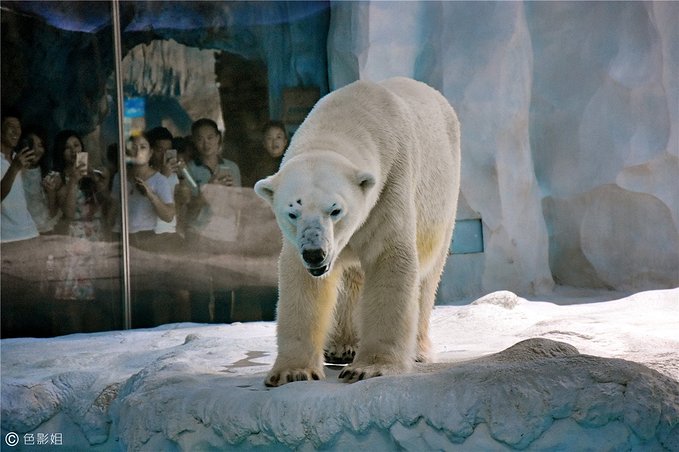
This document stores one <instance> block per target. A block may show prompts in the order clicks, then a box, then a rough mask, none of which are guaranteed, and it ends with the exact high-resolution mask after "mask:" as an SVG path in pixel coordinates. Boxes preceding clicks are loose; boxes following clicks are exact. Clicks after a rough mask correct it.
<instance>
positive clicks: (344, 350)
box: [325, 344, 356, 364]
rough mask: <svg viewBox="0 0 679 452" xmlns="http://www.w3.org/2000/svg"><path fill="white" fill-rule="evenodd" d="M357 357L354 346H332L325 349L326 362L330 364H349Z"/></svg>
mask: <svg viewBox="0 0 679 452" xmlns="http://www.w3.org/2000/svg"><path fill="white" fill-rule="evenodd" d="M355 356H356V348H355V347H354V346H353V345H346V344H345V345H338V344H331V345H328V347H327V348H326V349H325V362H326V363H330V364H349V363H351V362H352V361H353V360H354V357H355Z"/></svg>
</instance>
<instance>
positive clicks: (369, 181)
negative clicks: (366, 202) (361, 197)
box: [356, 171, 375, 193]
mask: <svg viewBox="0 0 679 452" xmlns="http://www.w3.org/2000/svg"><path fill="white" fill-rule="evenodd" d="M356 183H357V184H358V186H359V187H361V189H362V190H363V192H364V193H365V192H366V191H368V189H369V188H370V187H372V186H373V185H375V176H373V175H372V174H370V173H368V172H365V171H362V172H359V173H358V174H356Z"/></svg>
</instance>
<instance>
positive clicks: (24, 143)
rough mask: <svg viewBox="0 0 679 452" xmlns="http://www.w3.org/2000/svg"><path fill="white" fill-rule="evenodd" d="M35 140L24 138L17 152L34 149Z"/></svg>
mask: <svg viewBox="0 0 679 452" xmlns="http://www.w3.org/2000/svg"><path fill="white" fill-rule="evenodd" d="M33 144H34V143H33V138H31V137H26V138H22V139H21V141H19V144H18V145H17V147H16V152H21V150H22V149H26V148H28V149H29V150H30V149H33Z"/></svg>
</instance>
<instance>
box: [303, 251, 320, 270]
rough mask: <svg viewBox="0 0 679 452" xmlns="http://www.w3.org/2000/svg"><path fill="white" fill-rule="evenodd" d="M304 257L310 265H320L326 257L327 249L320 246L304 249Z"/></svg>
mask: <svg viewBox="0 0 679 452" xmlns="http://www.w3.org/2000/svg"><path fill="white" fill-rule="evenodd" d="M302 259H304V262H306V263H307V264H309V265H313V266H314V267H318V266H319V265H321V263H323V259H325V251H323V250H322V249H320V248H311V249H306V250H304V251H302Z"/></svg>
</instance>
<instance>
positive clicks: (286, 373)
mask: <svg viewBox="0 0 679 452" xmlns="http://www.w3.org/2000/svg"><path fill="white" fill-rule="evenodd" d="M324 379H325V372H323V369H313V368H300V369H273V370H272V371H271V372H269V375H267V376H266V380H264V384H265V385H266V386H269V387H270V388H274V387H276V386H282V385H284V384H286V383H292V382H293V381H307V380H324Z"/></svg>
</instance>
